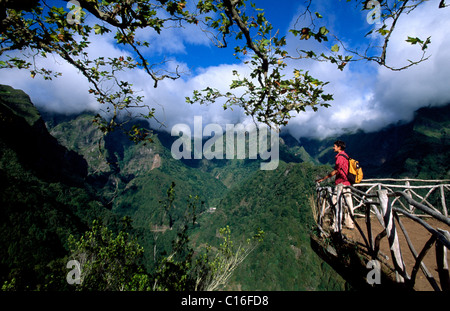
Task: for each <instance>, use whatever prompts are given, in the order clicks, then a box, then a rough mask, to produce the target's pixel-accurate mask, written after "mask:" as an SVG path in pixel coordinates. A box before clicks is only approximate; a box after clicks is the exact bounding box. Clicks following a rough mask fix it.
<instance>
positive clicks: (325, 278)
mask: <svg viewBox="0 0 450 311" xmlns="http://www.w3.org/2000/svg"><path fill="white" fill-rule="evenodd" d="M326 170H327V168H326V167H322V166H320V167H315V166H313V165H311V164H308V163H304V164H295V163H291V164H286V163H285V162H280V165H279V167H278V168H277V169H276V170H273V171H257V172H255V173H254V174H253V175H251V176H249V177H248V178H247V179H246V180H244V181H242V182H241V183H240V184H236V185H235V186H234V187H232V188H231V189H230V191H229V192H227V194H226V195H225V196H224V198H223V199H222V200H221V201H220V203H219V204H218V205H217V209H216V211H215V212H214V213H212V214H208V215H205V216H204V217H202V218H201V219H200V220H199V223H200V225H199V227H198V229H197V230H196V236H197V237H196V239H198V240H206V241H208V242H210V243H213V242H214V239H213V237H215V236H216V230H217V229H216V228H219V227H224V226H226V225H229V226H230V228H231V230H232V233H234V234H233V236H234V238H235V239H236V243H238V242H240V243H244V244H245V242H244V238H245V237H249V236H251V235H252V233H254V232H256V231H257V229H258V228H260V229H262V230H263V231H264V232H265V238H264V241H263V243H262V245H261V246H259V247H258V248H257V249H256V250H255V251H254V252H253V253H251V254H250V255H249V257H248V258H247V260H246V261H245V262H244V263H243V265H242V266H241V267H240V268H238V270H237V271H236V273H235V275H234V277H233V282H232V284H230V286H229V287H228V289H242V290H342V289H344V282H343V281H342V279H341V278H340V277H339V276H338V275H337V274H336V273H335V272H334V271H333V270H332V269H331V268H330V267H329V266H328V265H327V264H324V263H323V262H322V261H321V260H319V259H318V256H317V255H316V254H315V253H314V252H313V251H312V250H311V248H310V244H309V243H310V242H309V233H310V230H311V229H312V227H313V218H312V214H311V208H310V203H311V201H310V200H311V199H312V198H313V193H314V180H315V179H316V178H317V176H321V175H323V174H324V173H325V172H326Z"/></svg>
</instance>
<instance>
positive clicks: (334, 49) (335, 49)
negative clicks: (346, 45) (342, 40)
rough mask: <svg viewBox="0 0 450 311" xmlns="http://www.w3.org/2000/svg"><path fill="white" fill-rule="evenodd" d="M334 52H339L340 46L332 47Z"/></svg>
mask: <svg viewBox="0 0 450 311" xmlns="http://www.w3.org/2000/svg"><path fill="white" fill-rule="evenodd" d="M331 51H332V52H339V45H337V44H335V45H333V46H332V47H331Z"/></svg>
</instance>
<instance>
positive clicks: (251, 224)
mask: <svg viewBox="0 0 450 311" xmlns="http://www.w3.org/2000/svg"><path fill="white" fill-rule="evenodd" d="M0 95H1V96H0V120H1V122H0V125H1V128H0V237H1V238H0V284H1V285H2V289H3V290H118V289H127V290H195V289H197V290H217V289H227V290H343V289H344V288H345V283H344V281H343V280H342V279H341V278H340V277H339V276H338V275H337V274H336V273H335V272H334V270H332V269H331V268H330V267H329V266H328V265H327V264H325V263H324V262H322V261H321V260H320V258H319V257H318V256H317V255H316V254H315V253H314V252H313V251H312V250H311V247H310V240H309V235H310V232H311V230H312V228H313V227H314V222H313V218H312V213H311V210H310V207H309V204H310V199H311V197H312V196H313V195H314V187H315V184H314V180H316V179H317V177H320V176H323V175H324V174H325V173H326V172H328V171H329V170H330V169H331V166H329V165H318V164H319V163H320V162H322V163H328V162H329V161H330V160H331V161H332V159H333V158H332V154H330V153H329V152H328V151H327V150H328V149H329V141H330V140H332V138H330V140H325V141H322V142H318V141H306V143H304V144H302V145H300V144H299V143H298V142H297V141H296V140H295V139H293V138H292V137H289V136H282V141H281V143H280V158H281V161H280V164H279V166H278V168H277V169H276V170H273V171H261V170H259V161H258V160H212V161H206V160H188V161H177V160H174V159H173V158H172V156H171V154H170V146H171V143H172V142H173V141H174V139H175V138H174V137H171V136H169V135H168V134H166V133H163V132H156V131H155V132H153V133H151V134H150V136H149V138H150V139H151V140H152V143H142V142H141V143H138V144H136V143H135V142H133V141H131V140H130V139H129V137H128V136H127V135H126V133H119V132H113V133H110V134H108V135H106V136H103V135H99V130H98V129H97V128H96V127H95V125H94V124H92V123H91V122H89V118H94V116H93V115H92V114H82V115H79V116H71V117H68V118H62V117H58V116H51V115H46V116H45V118H46V121H47V126H48V127H49V130H50V132H51V133H53V134H54V135H55V136H56V137H57V138H58V140H59V142H60V143H61V144H63V145H65V147H63V146H62V145H61V144H60V143H59V142H58V141H57V140H56V139H55V138H54V137H53V136H51V135H50V134H49V133H48V131H47V129H46V127H45V124H44V121H43V120H42V119H41V118H36V116H39V112H38V111H37V110H36V109H35V108H34V106H33V105H32V104H31V102H30V101H29V98H28V97H27V96H26V95H25V94H24V93H23V92H21V91H18V90H14V89H12V88H10V87H6V86H1V88H0ZM447 110H448V107H443V108H432V109H431V108H428V109H423V110H421V111H419V112H418V113H417V116H416V118H415V120H414V121H413V122H412V123H411V124H407V125H403V126H399V127H397V128H395V127H394V128H390V129H386V130H383V131H382V132H380V133H371V134H365V133H356V134H352V135H350V134H349V135H347V136H346V137H345V138H344V139H346V138H348V139H347V141H348V142H349V145H350V146H352V148H355V146H358V148H359V149H358V148H355V149H353V151H354V153H356V156H355V157H358V159H360V161H361V162H363V163H364V161H367V160H368V159H372V158H371V157H374V158H375V160H376V159H378V158H381V157H386V161H385V162H379V164H378V166H376V165H374V166H373V167H372V168H370V166H369V172H370V169H372V172H378V174H382V173H383V172H385V171H387V170H388V169H390V170H391V173H392V176H396V175H397V176H404V175H407V176H409V177H421V178H442V177H447V178H448V174H449V173H448V172H449V163H448V160H447V159H448V155H449V147H448V146H449V144H448V134H447V132H448V131H447V129H448V125H449V121H448V115H449V114H448V113H446V112H448V111H447ZM25 112H26V113H25ZM134 125H138V126H142V124H141V123H139V122H136V123H131V124H130V127H132V126H134ZM77 132H79V133H81V134H80V135H74V134H73V133H77ZM386 133H389V134H390V135H389V136H386ZM383 135H384V136H385V137H389V139H387V141H388V142H389V143H392V145H390V146H395V148H394V147H389V146H388V147H382V148H381V150H380V149H377V148H376V146H379V145H380V144H379V142H380V139H381V138H380V137H382V136H383ZM367 139H370V140H371V141H368V140H367ZM358 141H360V142H361V143H360V144H356V142H358ZM99 146H100V149H99ZM370 146H373V147H371V148H372V149H370V148H369V147H370ZM313 147H314V148H313ZM312 149H313V150H316V151H315V152H312V151H311V150H312ZM350 150H351V149H350ZM358 152H359V154H358ZM78 153H79V154H78ZM80 154H81V155H83V157H81V156H80ZM375 162H376V161H375ZM99 168H101V169H99ZM381 176H382V175H381ZM255 233H256V235H255ZM252 236H253V237H254V238H253V239H249V237H252ZM262 236H264V238H263V239H261V238H262ZM73 259H76V260H78V261H79V262H83V263H84V265H83V267H84V268H82V269H84V271H85V273H86V274H85V278H84V279H83V282H82V284H81V285H70V284H68V283H67V280H66V276H67V275H68V273H69V272H71V271H72V272H73V270H70V268H67V263H68V261H69V260H73ZM88 272H89V273H88Z"/></svg>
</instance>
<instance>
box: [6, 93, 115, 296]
mask: <svg viewBox="0 0 450 311" xmlns="http://www.w3.org/2000/svg"><path fill="white" fill-rule="evenodd" d="M86 177H87V163H86V161H85V160H84V159H83V158H82V157H81V156H79V155H78V154H77V153H75V152H73V151H69V150H67V149H66V148H65V147H63V146H61V145H60V144H59V143H58V142H57V140H56V139H55V138H54V137H52V136H51V135H50V134H49V133H48V131H47V129H46V127H45V124H44V122H43V120H42V119H41V117H40V115H39V112H38V111H37V109H36V108H35V107H34V106H33V104H32V103H31V101H30V99H29V97H28V96H27V95H26V94H25V93H23V92H22V91H20V90H15V89H13V88H11V87H8V86H3V85H1V86H0V284H1V285H3V284H4V282H5V281H8V282H10V283H11V282H12V283H13V284H14V286H15V288H16V289H22V290H23V289H29V290H34V289H48V290H61V289H64V288H66V289H67V282H66V281H65V274H66V273H65V271H64V269H65V264H66V262H67V259H64V258H65V257H66V256H67V255H68V253H67V249H66V242H67V237H68V235H69V234H75V235H76V234H80V233H82V232H84V231H85V230H86V229H87V228H88V224H89V223H90V222H91V221H92V219H94V218H98V217H102V218H104V219H107V216H108V215H110V213H109V211H108V210H107V209H105V208H104V207H103V203H102V201H101V200H100V199H99V198H98V197H97V196H96V195H95V192H94V191H92V189H90V188H89V187H87V185H86V184H85V182H84V181H85V179H86ZM44 286H45V287H44Z"/></svg>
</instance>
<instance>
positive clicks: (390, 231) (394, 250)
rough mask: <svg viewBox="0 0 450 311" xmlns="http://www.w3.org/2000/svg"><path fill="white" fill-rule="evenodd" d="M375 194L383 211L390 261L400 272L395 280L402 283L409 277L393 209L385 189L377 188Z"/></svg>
mask: <svg viewBox="0 0 450 311" xmlns="http://www.w3.org/2000/svg"><path fill="white" fill-rule="evenodd" d="M377 194H378V199H379V200H380V206H381V210H382V212H383V220H384V225H385V230H386V233H387V236H388V240H389V246H390V249H391V254H392V261H393V263H394V267H395V270H396V271H397V272H399V273H400V276H399V278H398V280H397V281H398V282H399V283H404V281H405V279H409V276H408V274H407V272H406V268H405V263H404V262H403V257H402V252H401V249H400V243H399V240H398V234H397V230H396V228H395V222H394V217H393V215H392V213H393V210H392V205H391V201H390V199H389V197H388V195H387V194H388V192H387V190H379V191H377Z"/></svg>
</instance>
